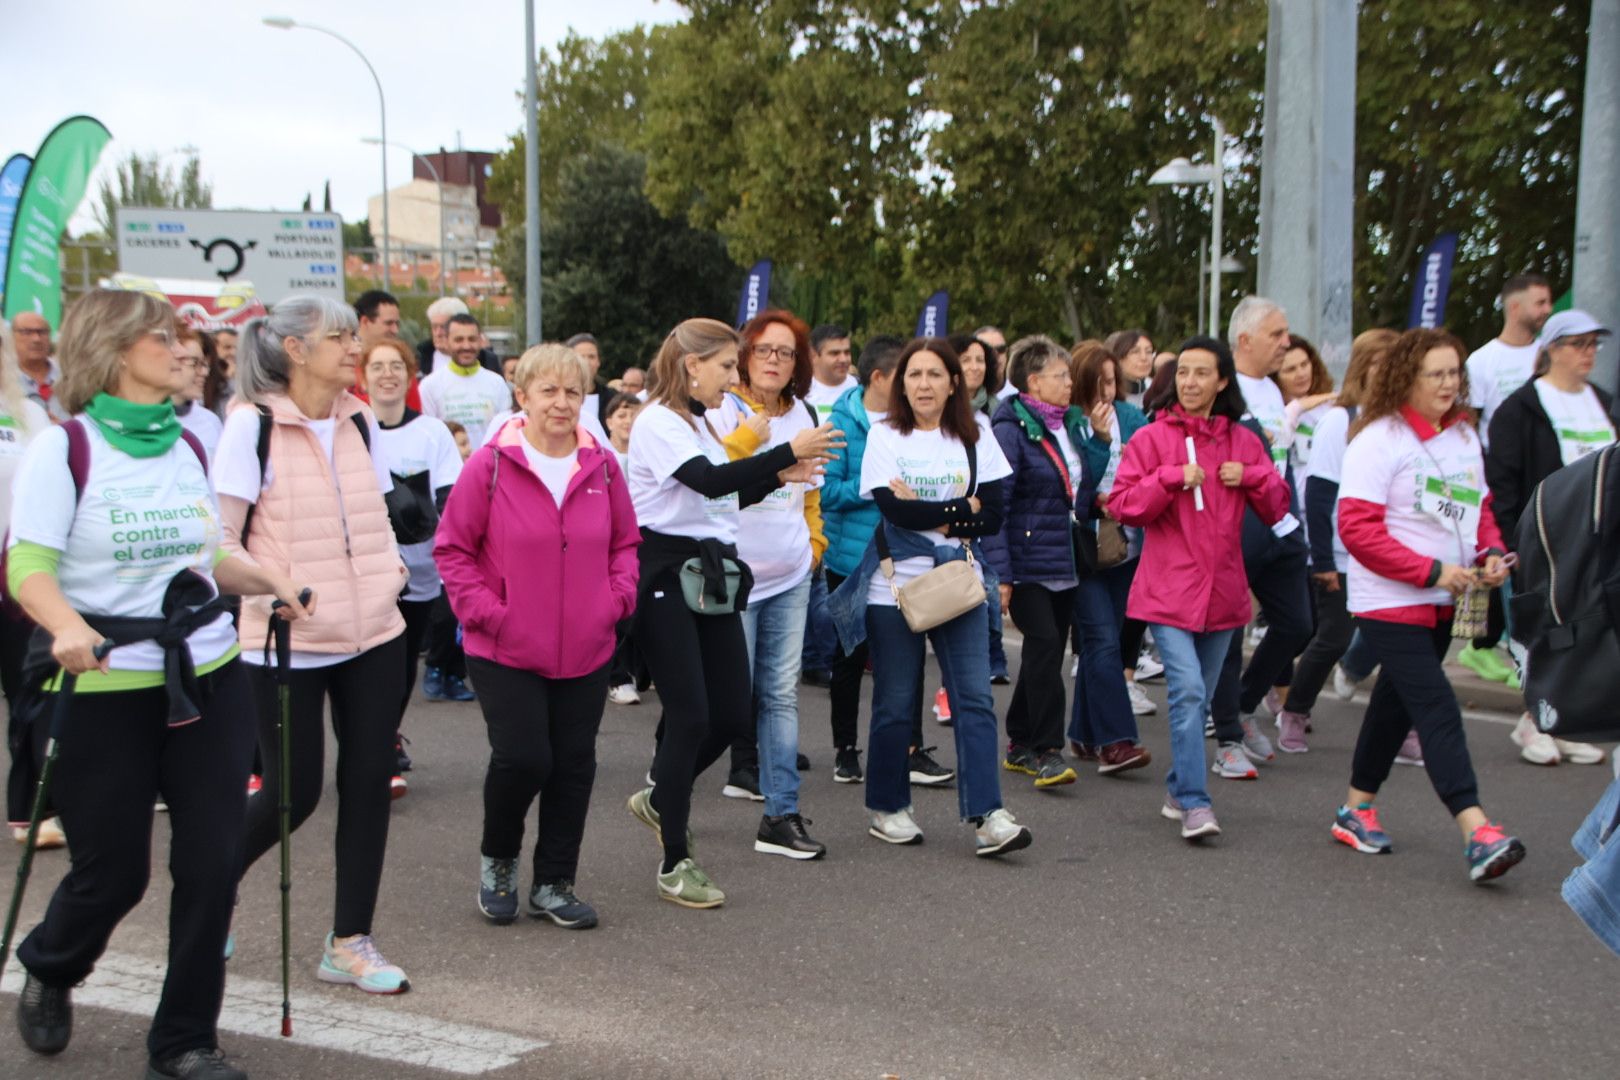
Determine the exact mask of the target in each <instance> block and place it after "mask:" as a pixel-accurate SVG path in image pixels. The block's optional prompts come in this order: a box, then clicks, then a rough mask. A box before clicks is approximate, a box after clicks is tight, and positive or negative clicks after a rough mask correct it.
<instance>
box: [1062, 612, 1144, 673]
mask: <svg viewBox="0 0 1620 1080" xmlns="http://www.w3.org/2000/svg"><path fill="white" fill-rule="evenodd" d="M1075 632H1076V633H1079V630H1078V629H1076V631H1075ZM1146 635H1147V623H1145V622H1143V621H1142V620H1141V619H1126V620H1125V622H1124V623H1123V624H1122V625H1121V626H1120V628H1119V655H1120V658H1121V659H1122V660H1124V661H1125V666H1126V667H1128V668H1130V669H1131V670H1132V671H1134V670H1136V658H1137V656H1139V655H1140V654H1141V652H1142V640H1143V638H1144V637H1145V636H1146ZM1075 640H1076V643H1077V644H1076V646H1075V652H1079V651H1080V649H1079V645H1078V641H1079V639H1078V638H1076V639H1075Z"/></svg>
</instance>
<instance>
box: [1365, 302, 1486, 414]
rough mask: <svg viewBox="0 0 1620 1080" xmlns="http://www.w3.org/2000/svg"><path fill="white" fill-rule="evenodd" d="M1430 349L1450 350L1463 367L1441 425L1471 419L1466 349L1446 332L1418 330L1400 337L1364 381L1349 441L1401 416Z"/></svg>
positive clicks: (1419, 328)
mask: <svg viewBox="0 0 1620 1080" xmlns="http://www.w3.org/2000/svg"><path fill="white" fill-rule="evenodd" d="M1431 349H1451V350H1452V351H1454V352H1455V353H1456V354H1457V363H1458V364H1459V365H1461V368H1462V385H1460V386H1459V387H1458V388H1457V400H1456V401H1455V402H1453V403H1452V406H1451V408H1450V409H1449V410H1447V412H1446V415H1444V416H1442V417H1441V418H1440V426H1441V427H1445V426H1446V425H1447V424H1449V423H1451V421H1452V420H1453V419H1455V418H1457V417H1462V418H1463V419H1471V418H1472V416H1473V410H1471V409H1470V408H1469V407H1468V365H1466V364H1464V363H1463V357H1464V356H1466V355H1467V354H1468V350H1467V349H1466V348H1465V347H1464V346H1463V343H1462V342H1461V341H1458V340H1457V338H1456V336H1455V335H1453V334H1452V333H1451V331H1449V330H1446V329H1444V328H1441V329H1436V330H1428V329H1424V328H1423V327H1417V328H1415V329H1412V330H1408V331H1406V333H1404V334H1402V335H1401V336H1400V338H1399V339H1398V340H1397V341H1396V342H1395V344H1394V345H1393V346H1392V347H1391V348H1390V350H1389V352H1388V353H1386V354H1385V355H1384V362H1383V363H1382V364H1380V365H1378V370H1377V371H1376V372H1374V373H1373V375H1372V377H1371V378H1370V379H1368V380H1367V386H1366V389H1365V391H1364V393H1363V394H1362V400H1361V415H1359V416H1357V417H1356V422H1355V423H1354V424H1352V425H1350V438H1352V439H1354V438H1355V437H1356V436H1357V435H1359V434H1360V433H1361V432H1362V431H1364V430H1366V427H1367V425H1368V424H1370V423H1372V422H1373V421H1374V420H1381V419H1383V418H1384V417H1386V416H1397V415H1399V414H1400V411H1401V409H1402V407H1403V406H1405V405H1406V403H1407V402H1408V401H1410V400H1411V397H1412V387H1413V386H1414V385H1416V383H1417V380H1418V372H1419V371H1420V370H1422V367H1423V358H1424V357H1425V356H1427V355H1429V350H1431Z"/></svg>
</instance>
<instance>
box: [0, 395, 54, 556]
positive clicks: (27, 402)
mask: <svg viewBox="0 0 1620 1080" xmlns="http://www.w3.org/2000/svg"><path fill="white" fill-rule="evenodd" d="M21 412H22V415H21V416H11V415H9V414H7V413H5V412H3V411H0V532H4V531H5V530H6V529H8V528H10V527H11V485H12V483H13V481H14V478H15V477H16V475H17V467H18V466H20V465H21V464H22V460H23V454H24V453H26V452H27V450H28V445H29V443H31V442H33V441H34V439H35V438H36V437H37V436H39V435H40V434H42V433H44V432H46V431H49V430H50V429H51V418H50V417H49V416H48V415H46V412H45V409H44V407H43V406H41V405H40V404H39V402H37V401H34V400H32V399H31V398H23V400H22V409H21ZM64 452H65V451H64Z"/></svg>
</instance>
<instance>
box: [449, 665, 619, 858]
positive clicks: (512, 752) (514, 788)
mask: <svg viewBox="0 0 1620 1080" xmlns="http://www.w3.org/2000/svg"><path fill="white" fill-rule="evenodd" d="M467 666H468V668H470V669H471V671H472V675H473V678H474V679H476V680H477V681H478V705H479V707H480V708H481V709H483V710H484V725H485V726H486V727H487V728H488V730H489V769H488V771H487V772H486V773H485V774H484V841H483V844H482V846H481V847H480V848H479V851H480V853H481V854H484V855H488V856H489V857H490V858H493V859H515V858H517V857H518V856H519V855H520V854H522V851H523V820H524V818H526V817H528V815H529V807H530V806H531V805H532V804H533V803H534V800H535V796H537V795H538V796H539V797H540V823H539V825H538V826H537V827H536V835H535V845H534V881H535V884H537V885H538V884H541V883H542V882H546V883H550V882H557V881H573V880H574V875H575V873H576V872H577V871H578V870H579V842H580V838H581V837H583V836H584V835H585V813H586V811H587V810H588V809H589V808H590V803H591V787H592V785H593V784H594V783H595V782H596V732H597V729H598V728H600V727H601V726H602V710H603V708H604V707H605V706H606V705H607V691H608V669H607V666H606V665H603V666H602V667H600V668H598V669H597V670H595V671H593V672H591V673H590V674H589V675H584V676H581V677H580V678H577V679H548V678H545V677H544V676H541V675H537V674H535V673H534V672H532V671H524V670H522V669H520V668H512V667H507V666H506V665H504V664H497V663H493V662H491V661H489V660H482V659H479V658H478V657H476V656H469V657H468V658H467Z"/></svg>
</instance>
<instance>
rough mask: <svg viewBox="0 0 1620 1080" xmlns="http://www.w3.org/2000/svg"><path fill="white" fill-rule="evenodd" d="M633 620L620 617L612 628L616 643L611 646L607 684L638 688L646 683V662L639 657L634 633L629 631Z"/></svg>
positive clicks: (639, 653)
mask: <svg viewBox="0 0 1620 1080" xmlns="http://www.w3.org/2000/svg"><path fill="white" fill-rule="evenodd" d="M633 621H634V620H633V618H625V619H620V620H619V621H618V623H617V625H615V626H614V628H613V632H614V634H615V635H616V636H617V643H616V644H615V646H614V648H613V660H612V661H611V662H610V663H609V664H608V685H609V686H624V685H626V684H628V685H630V686H634V687H636V689H638V690H639V689H642V688H643V687H645V686H646V685H647V682H648V679H647V664H646V662H645V661H643V660H642V659H641V650H640V649H638V648H637V647H636V637H635V635H634V634H632V633H631V632H630V626H631V623H632V622H633Z"/></svg>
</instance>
